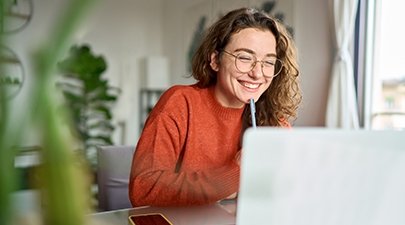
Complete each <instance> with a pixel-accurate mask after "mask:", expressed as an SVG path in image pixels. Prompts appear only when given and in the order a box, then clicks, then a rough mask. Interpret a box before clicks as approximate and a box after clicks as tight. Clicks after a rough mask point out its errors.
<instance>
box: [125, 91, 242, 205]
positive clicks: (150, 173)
mask: <svg viewBox="0 0 405 225" xmlns="http://www.w3.org/2000/svg"><path fill="white" fill-rule="evenodd" d="M242 113H243V108H242V109H232V108H225V107H222V106H221V105H220V104H219V103H218V102H217V101H216V99H215V97H214V89H213V88H212V87H211V88H199V87H197V86H196V85H190V86H174V87H172V88H170V89H169V90H167V91H166V92H165V93H164V94H163V95H162V97H161V98H160V99H159V101H158V103H157V104H156V105H155V107H154V108H153V110H152V112H151V113H150V115H149V118H148V119H147V121H146V123H145V127H144V130H143V132H142V135H141V137H140V139H139V142H138V144H137V146H136V151H135V154H134V157H133V161H132V169H131V175H130V183H129V197H130V200H131V202H132V205H134V206H141V205H154V206H168V205H172V206H179V205H199V204H208V203H213V202H216V201H218V200H221V199H224V198H226V197H227V196H229V195H231V194H233V193H235V192H237V191H238V187H239V165H238V164H237V163H236V162H235V155H236V153H237V151H239V150H240V148H241V146H240V138H241V129H242V122H241V121H242Z"/></svg>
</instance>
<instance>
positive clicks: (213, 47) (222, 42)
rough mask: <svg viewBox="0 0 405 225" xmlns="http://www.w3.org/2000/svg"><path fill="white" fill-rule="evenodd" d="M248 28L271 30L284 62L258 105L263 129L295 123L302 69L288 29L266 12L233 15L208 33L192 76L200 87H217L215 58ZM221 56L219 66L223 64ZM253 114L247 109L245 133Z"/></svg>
mask: <svg viewBox="0 0 405 225" xmlns="http://www.w3.org/2000/svg"><path fill="white" fill-rule="evenodd" d="M246 28H256V29H260V30H269V31H270V32H272V33H273V35H274V36H275V39H276V53H277V58H279V59H280V60H281V61H282V62H283V67H282V70H281V72H280V74H279V75H277V76H276V77H274V78H273V80H272V82H271V85H270V86H269V88H268V89H267V90H266V91H265V92H264V93H263V94H262V96H261V97H260V98H259V99H258V101H257V102H256V117H257V124H258V125H259V126H281V125H282V123H283V122H285V121H290V120H292V119H295V118H296V116H297V110H298V105H299V103H300V102H301V99H302V96H301V91H300V87H299V84H298V76H299V68H298V62H297V50H296V47H295V45H294V42H293V40H292V37H291V35H290V33H289V32H288V31H287V29H286V28H285V26H284V25H283V24H282V23H281V22H279V21H278V20H276V19H275V18H272V17H271V16H269V15H268V14H266V13H265V12H260V11H258V10H256V9H253V8H240V9H236V10H233V11H230V12H229V13H227V14H226V15H225V16H223V17H222V18H220V19H219V20H218V21H217V22H215V23H214V24H213V25H212V26H211V27H210V28H209V29H208V31H207V32H206V33H205V36H204V39H203V41H202V43H201V45H200V46H199V48H198V49H197V51H196V53H195V55H194V57H193V60H192V76H193V77H194V78H195V79H196V80H197V81H198V84H199V86H200V87H208V86H211V85H214V84H215V83H216V80H217V77H216V71H214V70H213V69H212V68H211V66H210V61H211V54H212V53H214V52H220V53H221V52H222V50H223V49H225V47H226V46H227V44H228V43H229V41H230V39H231V37H232V35H233V34H235V33H238V32H239V31H240V30H243V29H246ZM220 55H221V54H218V59H217V60H218V62H220ZM250 117H251V115H250V110H249V108H248V107H245V110H244V115H243V130H245V129H246V128H247V127H249V126H251V120H250Z"/></svg>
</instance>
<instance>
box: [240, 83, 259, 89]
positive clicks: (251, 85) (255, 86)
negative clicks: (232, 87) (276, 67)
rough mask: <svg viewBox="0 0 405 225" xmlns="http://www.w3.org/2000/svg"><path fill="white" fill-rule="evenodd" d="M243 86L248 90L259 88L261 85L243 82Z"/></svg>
mask: <svg viewBox="0 0 405 225" xmlns="http://www.w3.org/2000/svg"><path fill="white" fill-rule="evenodd" d="M242 85H243V86H245V87H247V88H252V89H253V88H258V87H259V84H252V83H246V82H242Z"/></svg>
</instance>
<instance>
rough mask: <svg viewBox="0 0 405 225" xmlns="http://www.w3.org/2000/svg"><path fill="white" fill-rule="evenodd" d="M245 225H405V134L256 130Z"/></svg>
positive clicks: (244, 192) (241, 222)
mask: <svg viewBox="0 0 405 225" xmlns="http://www.w3.org/2000/svg"><path fill="white" fill-rule="evenodd" d="M240 182H241V183H240V192H239V196H238V202H237V216H236V217H237V218H236V224H238V225H252V224H254V225H261V224H263V225H273V224H274V225H287V224H288V225H304V224H305V225H377V224H378V225H404V224H405V131H366V130H337V129H326V128H294V129H278V128H263V127H262V128H257V129H255V130H254V129H250V130H248V131H246V133H245V135H244V139H243V150H242V162H241V181H240Z"/></svg>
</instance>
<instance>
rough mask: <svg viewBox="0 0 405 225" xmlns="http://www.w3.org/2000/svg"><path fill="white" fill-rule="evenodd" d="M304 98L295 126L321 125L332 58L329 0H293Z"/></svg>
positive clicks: (322, 123) (323, 118) (324, 111)
mask: <svg viewBox="0 0 405 225" xmlns="http://www.w3.org/2000/svg"><path fill="white" fill-rule="evenodd" d="M294 11H295V16H294V19H295V20H294V29H295V35H296V44H297V47H298V50H299V59H300V66H301V84H302V85H301V88H302V91H303V102H302V105H301V109H300V111H299V115H298V116H299V117H298V119H297V121H296V122H295V125H297V126H324V125H325V113H326V103H327V97H328V89H329V77H330V71H331V65H332V59H333V47H332V44H333V43H332V40H333V39H332V36H331V31H332V28H331V26H330V24H331V23H330V22H329V17H328V16H329V15H328V13H329V9H328V1H325V0H305V1H300V0H294Z"/></svg>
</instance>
